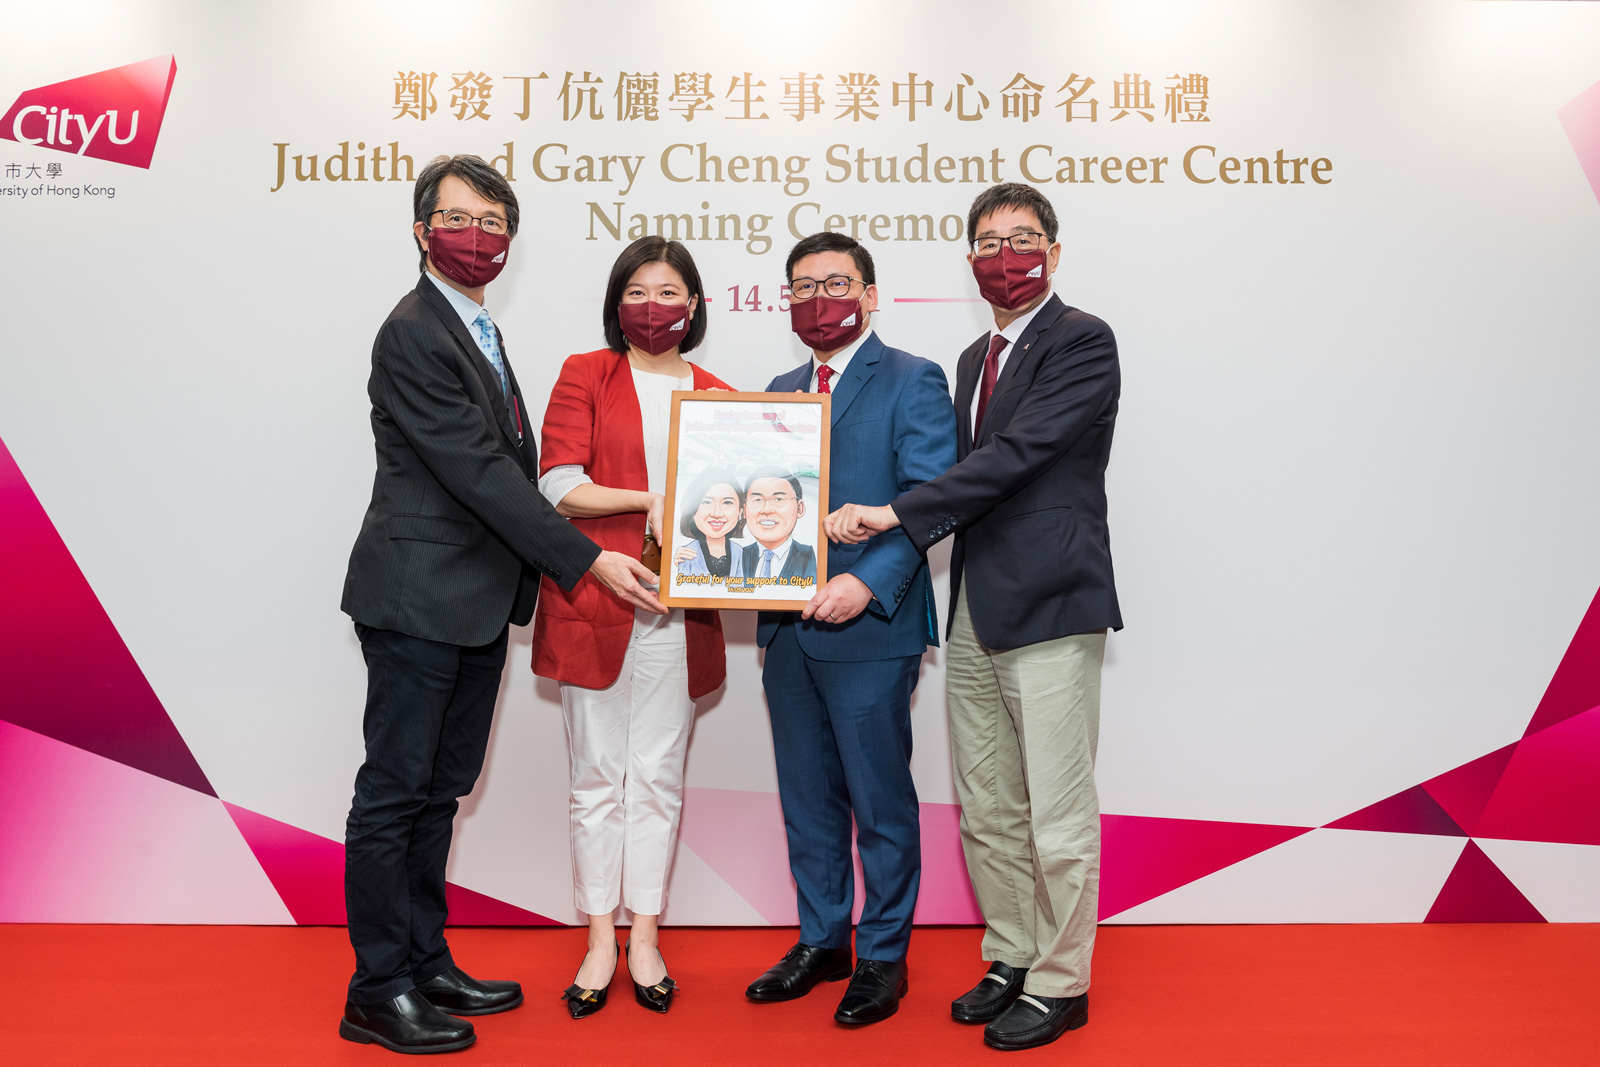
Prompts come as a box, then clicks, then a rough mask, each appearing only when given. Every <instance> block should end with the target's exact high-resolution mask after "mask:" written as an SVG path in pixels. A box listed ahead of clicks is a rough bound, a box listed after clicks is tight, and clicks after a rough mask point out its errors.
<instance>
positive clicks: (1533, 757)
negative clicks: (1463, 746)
mask: <svg viewBox="0 0 1600 1067" xmlns="http://www.w3.org/2000/svg"><path fill="white" fill-rule="evenodd" d="M1597 772H1600V707H1594V708H1591V709H1590V710H1588V711H1586V712H1584V713H1583V714H1581V715H1574V716H1572V717H1571V718H1568V719H1564V720H1562V721H1561V722H1559V723H1557V724H1556V725H1554V726H1550V727H1546V728H1545V729H1543V730H1540V731H1539V732H1538V733H1536V734H1534V735H1532V736H1531V737H1525V738H1523V739H1522V740H1521V741H1520V742H1518V743H1517V750H1516V752H1515V753H1513V754H1512V756H1511V760H1510V762H1509V763H1507V764H1506V770H1505V774H1503V775H1501V777H1500V784H1499V786H1498V787H1497V788H1496V789H1495V791H1494V796H1492V797H1490V798H1489V803H1488V805H1487V806H1486V807H1485V808H1484V809H1483V815H1482V817H1480V818H1479V819H1478V824H1477V825H1476V826H1475V827H1474V828H1473V831H1472V832H1473V833H1474V834H1475V835H1477V836H1478V837H1499V838H1510V839H1513V840H1519V841H1552V842H1561V843H1565V844H1571V845H1600V773H1597Z"/></svg>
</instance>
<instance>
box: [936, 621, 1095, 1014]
mask: <svg viewBox="0 0 1600 1067" xmlns="http://www.w3.org/2000/svg"><path fill="white" fill-rule="evenodd" d="M1105 648H1106V635H1105V633H1104V632H1101V633H1091V634H1074V635H1072V636H1069V637H1061V638H1057V639H1056V640H1053V641H1041V642H1039V643H1038V644H1034V645H1027V646H1025V647H1023V648H1018V649H1013V650H1011V651H1009V652H996V651H993V650H991V649H988V648H986V647H984V645H983V643H982V642H981V641H979V640H978V637H977V634H975V633H974V632H973V629H972V617H971V615H970V614H969V613H968V611H967V601H966V591H965V590H962V592H961V594H960V596H959V598H958V600H957V602H956V614H955V625H954V626H953V627H952V629H951V631H950V647H949V653H948V659H947V665H948V666H947V669H946V685H947V687H948V691H949V705H950V748H951V751H952V755H953V756H954V766H955V780H956V796H957V798H958V799H959V800H960V801H961V847H962V850H963V851H964V852H965V854H966V860H967V873H968V874H969V875H970V876H971V877H972V889H973V892H974V894H975V895H976V896H977V899H978V907H979V909H981V910H982V912H983V921H984V925H985V927H986V929H985V932H984V935H983V958H984V959H985V960H991V961H992V960H999V961H1000V962H1001V963H1005V964H1008V965H1009V966H1012V967H1026V968H1028V978H1027V981H1026V983H1025V985H1024V988H1025V990H1026V991H1027V992H1029V993H1032V994H1034V995H1036V996H1046V997H1071V996H1077V995H1078V994H1080V993H1082V992H1084V991H1085V990H1087V989H1088V988H1089V958H1090V956H1091V955H1092V954H1093V952H1094V935H1095V922H1096V919H1097V918H1098V916H1097V914H1096V910H1097V908H1098V907H1099V896H1100V798H1099V796H1098V794H1097V793H1096V792H1095V787H1094V760H1095V749H1096V748H1097V746H1098V744H1099V740H1100V667H1101V664H1102V662H1103V661H1104V659H1105Z"/></svg>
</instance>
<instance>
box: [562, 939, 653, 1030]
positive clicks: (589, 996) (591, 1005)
mask: <svg viewBox="0 0 1600 1067" xmlns="http://www.w3.org/2000/svg"><path fill="white" fill-rule="evenodd" d="M621 955H622V946H620V945H618V946H617V957H618V958H620V957H621ZM616 973H617V965H616V963H615V962H613V963H612V964H611V974H612V977H615V976H616ZM609 987H610V983H609V982H607V983H606V985H605V986H603V987H601V988H600V989H584V988H583V987H582V986H580V985H577V984H573V985H569V986H567V988H565V989H563V990H562V991H561V996H562V999H564V1000H565V1001H566V1002H567V1011H568V1012H569V1013H570V1014H571V1015H572V1017H573V1018H574V1019H587V1018H588V1017H589V1016H591V1015H593V1014H594V1013H595V1012H597V1011H599V1010H600V1009H601V1008H603V1007H605V1006H606V993H607V992H609ZM661 1010H662V1011H665V1010H666V1009H665V1008H663V1009H661Z"/></svg>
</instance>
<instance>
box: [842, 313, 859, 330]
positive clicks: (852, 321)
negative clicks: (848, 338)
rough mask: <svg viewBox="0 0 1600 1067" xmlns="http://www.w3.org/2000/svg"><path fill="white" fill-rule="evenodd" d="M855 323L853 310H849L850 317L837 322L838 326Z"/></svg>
mask: <svg viewBox="0 0 1600 1067" xmlns="http://www.w3.org/2000/svg"><path fill="white" fill-rule="evenodd" d="M855 324H856V313H855V312H854V311H852V312H850V317H849V318H848V319H845V320H844V321H843V322H841V323H839V325H840V326H854V325H855Z"/></svg>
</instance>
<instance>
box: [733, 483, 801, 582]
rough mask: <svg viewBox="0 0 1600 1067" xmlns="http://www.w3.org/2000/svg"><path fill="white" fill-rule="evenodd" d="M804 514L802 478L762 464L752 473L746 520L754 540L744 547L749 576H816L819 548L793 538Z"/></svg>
mask: <svg viewBox="0 0 1600 1067" xmlns="http://www.w3.org/2000/svg"><path fill="white" fill-rule="evenodd" d="M805 513H806V502H805V496H804V494H803V493H802V492H801V489H800V479H799V478H796V477H795V476H794V474H793V473H792V472H790V471H787V470H784V469H783V468H782V467H763V468H761V469H760V470H758V471H755V472H754V473H752V474H751V475H750V477H749V479H748V480H747V481H746V482H745V490H744V520H745V529H746V530H749V531H750V536H751V537H754V538H755V542H754V543H753V544H748V545H745V546H744V576H745V578H746V579H750V578H811V579H815V578H816V576H817V550H816V549H814V548H812V547H811V546H810V545H807V544H801V543H800V542H799V541H796V540H795V539H794V528H795V526H797V525H798V524H799V522H800V520H801V519H802V518H803V517H804V516H805ZM812 521H813V522H815V521H816V520H815V519H813V520H812Z"/></svg>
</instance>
